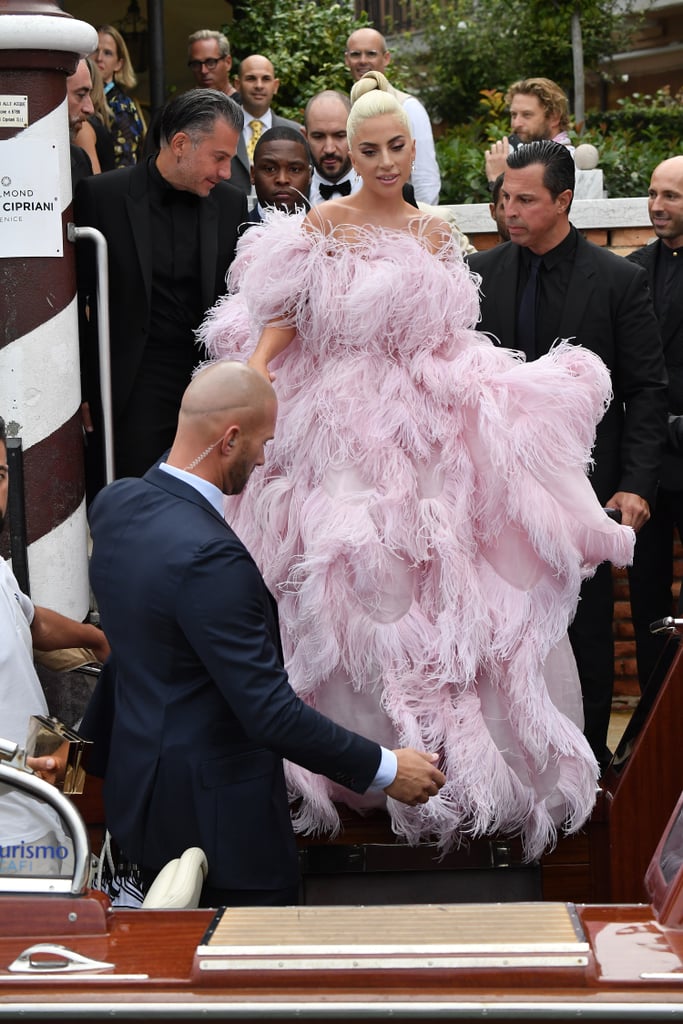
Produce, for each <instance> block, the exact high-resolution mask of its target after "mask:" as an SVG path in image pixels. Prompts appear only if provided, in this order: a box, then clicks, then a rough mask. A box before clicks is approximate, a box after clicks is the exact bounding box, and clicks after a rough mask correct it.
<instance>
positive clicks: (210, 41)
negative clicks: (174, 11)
mask: <svg viewBox="0 0 683 1024" xmlns="http://www.w3.org/2000/svg"><path fill="white" fill-rule="evenodd" d="M187 66H188V68H189V69H190V71H191V72H192V74H193V75H194V80H195V82H196V83H197V85H198V86H199V88H200V89H218V91H219V92H224V93H225V95H226V96H231V97H232V99H234V100H235V102H236V103H239V101H240V100H239V93H238V92H237V89H235V87H234V86H233V84H232V82H231V81H230V69H231V68H232V57H231V55H230V40H229V39H228V37H227V36H226V35H223V33H222V32H215V31H214V30H213V29H210V28H200V29H199V30H198V31H197V32H193V33H192V35H191V36H189V37H188V40H187Z"/></svg>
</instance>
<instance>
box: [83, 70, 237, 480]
mask: <svg viewBox="0 0 683 1024" xmlns="http://www.w3.org/2000/svg"><path fill="white" fill-rule="evenodd" d="M241 129H242V111H241V109H240V107H239V106H238V105H237V104H236V103H234V102H233V100H231V99H229V97H227V96H226V95H225V94H224V93H222V92H218V91H217V90H213V89H193V90H191V91H190V92H187V93H183V94H182V95H180V96H177V97H175V98H174V99H173V100H171V101H170V102H169V103H168V104H167V105H166V107H165V108H164V111H163V113H162V117H161V148H160V150H159V152H158V153H157V154H156V155H155V156H151V157H149V158H148V159H147V160H146V161H144V162H143V163H140V164H138V165H137V166H135V167H130V168H126V169H125V170H121V169H119V170H116V171H111V172H110V173H108V174H102V175H98V176H95V177H92V178H87V179H85V180H84V181H83V182H82V183H81V185H80V187H79V189H78V192H77V195H76V219H77V223H78V224H81V225H90V226H92V227H94V228H98V229H99V230H100V231H101V232H102V233H103V234H104V236H105V238H106V240H107V243H108V247H109V298H110V331H111V345H110V350H111V369H112V404H113V414H114V449H115V462H116V475H117V476H140V475H142V473H144V472H145V470H146V469H148V468H149V466H150V465H151V464H152V463H153V462H155V461H156V460H157V459H158V458H159V457H160V456H161V455H162V454H163V453H164V451H166V449H167V448H168V447H169V445H170V444H171V441H172V440H173V435H174V432H175V424H176V420H177V415H178V409H179V407H180V400H181V397H182V394H183V391H184V389H185V387H186V386H187V384H188V381H189V380H190V377H191V374H192V370H193V367H194V366H195V365H196V363H197V362H198V361H199V360H200V358H201V353H200V352H199V351H198V349H197V347H196V343H195V340H194V330H195V328H196V327H197V326H198V325H199V323H200V322H201V319H202V317H203V315H204V313H205V311H206V310H207V309H209V307H210V306H212V305H213V303H214V302H215V301H216V299H217V298H218V296H219V295H221V294H222V293H223V292H224V291H225V287H226V285H225V276H226V273H227V270H228V268H229V266H230V264H231V263H232V260H233V257H234V255H235V245H236V243H237V238H238V229H239V226H240V224H242V223H243V222H244V221H245V220H246V217H247V206H246V200H245V197H244V195H243V194H242V193H241V192H239V191H237V189H235V188H233V187H232V186H231V185H230V184H228V181H227V179H228V178H229V177H230V167H231V160H232V158H233V157H234V155H235V153H236V151H237V143H238V139H239V135H240V132H241ZM79 293H80V297H81V301H82V303H83V304H87V305H88V306H89V309H90V331H89V332H88V337H87V338H86V341H85V346H84V354H83V359H84V369H85V398H86V400H89V401H90V402H93V400H95V410H94V411H95V416H94V417H93V419H94V421H95V423H94V426H95V429H98V417H97V415H96V413H97V404H98V403H97V395H98V385H97V358H96V338H95V333H96V331H95V324H96V320H95V312H96V296H95V284H94V258H93V256H92V255H91V254H90V253H89V252H86V253H83V254H82V257H81V262H80V268H79ZM85 415H86V416H87V415H88V408H87V406H86V409H85ZM89 426H90V428H91V429H92V424H88V423H87V420H86V430H87V429H88V427H89ZM89 489H90V493H91V494H92V492H93V491H94V490H96V489H97V487H96V483H95V484H94V483H93V480H92V474H91V476H90V488H89Z"/></svg>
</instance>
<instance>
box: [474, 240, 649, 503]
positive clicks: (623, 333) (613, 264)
mask: <svg viewBox="0 0 683 1024" xmlns="http://www.w3.org/2000/svg"><path fill="white" fill-rule="evenodd" d="M519 260H520V246H518V245H515V243H513V242H506V243H504V244H503V245H499V246H496V247H495V248H493V249H490V250H488V251H487V252H481V253H475V254H473V255H472V256H470V257H469V263H470V266H471V267H472V270H474V271H476V272H477V273H478V274H481V277H482V282H481V293H482V294H481V319H480V321H479V323H478V325H477V330H480V331H485V332H487V333H488V334H491V335H493V336H494V337H495V338H497V339H498V340H499V341H500V343H501V344H502V345H505V346H506V347H507V348H514V347H515V322H516V291H517V277H518V273H519ZM562 337H563V338H567V339H570V340H571V341H573V342H575V343H576V344H577V345H583V346H584V348H587V349H590V350H591V351H593V352H595V353H596V354H597V355H599V356H600V358H601V359H602V360H603V362H604V363H605V364H606V366H607V368H608V369H609V371H610V374H611V377H612V388H613V392H614V397H613V399H612V402H611V404H610V406H609V409H608V410H607V412H606V413H605V416H604V417H603V419H602V421H601V422H600V424H599V425H598V430H597V437H596V443H595V449H594V452H593V456H594V460H595V467H594V471H593V474H592V482H593V487H594V488H595V491H596V493H597V495H598V498H599V499H600V501H602V502H603V503H604V502H606V501H608V500H609V498H611V497H612V495H613V494H614V493H616V492H617V491H627V492H629V493H633V494H639V495H640V496H641V497H643V498H645V499H646V500H647V501H648V502H650V503H652V501H653V500H654V496H655V493H656V488H657V480H658V477H659V471H660V464H661V453H662V446H663V443H664V438H665V435H666V388H667V384H666V381H667V378H666V370H665V368H664V358H663V354H662V342H661V337H660V334H659V328H658V325H657V320H656V317H655V314H654V310H653V308H652V302H651V299H650V294H649V290H648V284H647V278H646V275H645V273H644V272H643V271H642V270H641V269H639V268H638V267H634V266H633V264H632V263H628V262H627V261H626V260H625V259H623V258H622V257H620V256H616V255H615V254H614V253H611V252H609V251H608V250H606V249H602V248H600V246H597V245H594V244H593V243H592V242H588V241H586V239H585V238H583V237H582V236H581V235H578V236H577V245H576V255H575V258H574V267H573V271H572V276H571V280H570V283H569V288H568V290H567V294H566V297H565V302H564V308H563V311H562Z"/></svg>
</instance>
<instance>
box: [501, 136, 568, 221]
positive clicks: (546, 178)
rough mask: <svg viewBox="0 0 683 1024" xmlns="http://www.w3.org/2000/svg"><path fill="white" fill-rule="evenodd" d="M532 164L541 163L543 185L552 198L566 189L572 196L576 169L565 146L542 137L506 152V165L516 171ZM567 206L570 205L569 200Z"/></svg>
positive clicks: (555, 197)
mask: <svg viewBox="0 0 683 1024" xmlns="http://www.w3.org/2000/svg"><path fill="white" fill-rule="evenodd" d="M532 164H542V165H543V185H544V186H545V188H547V189H548V192H550V194H551V196H552V197H553V199H557V197H558V196H559V194H560V192H565V191H566V190H567V189H570V190H571V193H572V198H573V195H574V186H575V182H576V169H575V167H574V157H573V156H572V155H571V153H570V152H569V150H568V149H567V147H566V146H563V145H562V144H561V143H559V142H552V141H551V140H550V139H543V141H542V142H525V143H524V144H523V145H521V146H517V149H515V150H514V151H513V152H511V153H509V154H508V158H507V165H508V167H510V168H511V169H512V170H515V171H518V170H521V169H522V168H523V167H530V166H531V165H532ZM569 206H571V202H570V203H569ZM567 212H569V207H567Z"/></svg>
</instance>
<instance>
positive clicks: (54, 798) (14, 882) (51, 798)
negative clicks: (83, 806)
mask: <svg viewBox="0 0 683 1024" xmlns="http://www.w3.org/2000/svg"><path fill="white" fill-rule="evenodd" d="M0 782H4V783H5V785H7V786H10V787H12V788H13V789H20V790H22V791H23V792H24V793H28V794H29V796H35V797H38V799H39V800H43V801H45V803H47V804H49V805H50V807H52V808H54V810H55V811H56V812H57V814H58V815H59V817H60V819H61V821H62V823H63V825H64V826H65V829H66V831H67V832H68V833H69V835H70V836H71V841H72V843H73V847H74V870H73V876H72V878H59V877H43V878H30V877H28V876H16V877H8V876H0V892H2V891H5V892H44V893H64V892H67V893H70V894H71V895H72V896H81V895H82V894H83V893H84V892H85V890H86V888H87V885H88V879H89V876H90V843H89V841H88V832H87V829H86V827H85V822H84V821H83V818H82V817H81V815H80V814H79V812H78V811H77V810H76V808H75V807H74V805H73V804H72V803H71V801H70V800H68V799H67V798H66V797H65V796H64V794H63V793H61V792H60V791H59V790H58V789H57V787H56V786H51V785H50V784H49V783H48V782H45V781H44V780H43V779H39V778H38V776H37V775H35V774H34V773H33V772H32V771H31V769H30V768H29V767H28V766H27V765H26V764H25V761H24V751H23V750H22V749H21V748H20V747H19V744H18V743H13V742H12V741H11V740H5V739H1V738H0Z"/></svg>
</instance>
